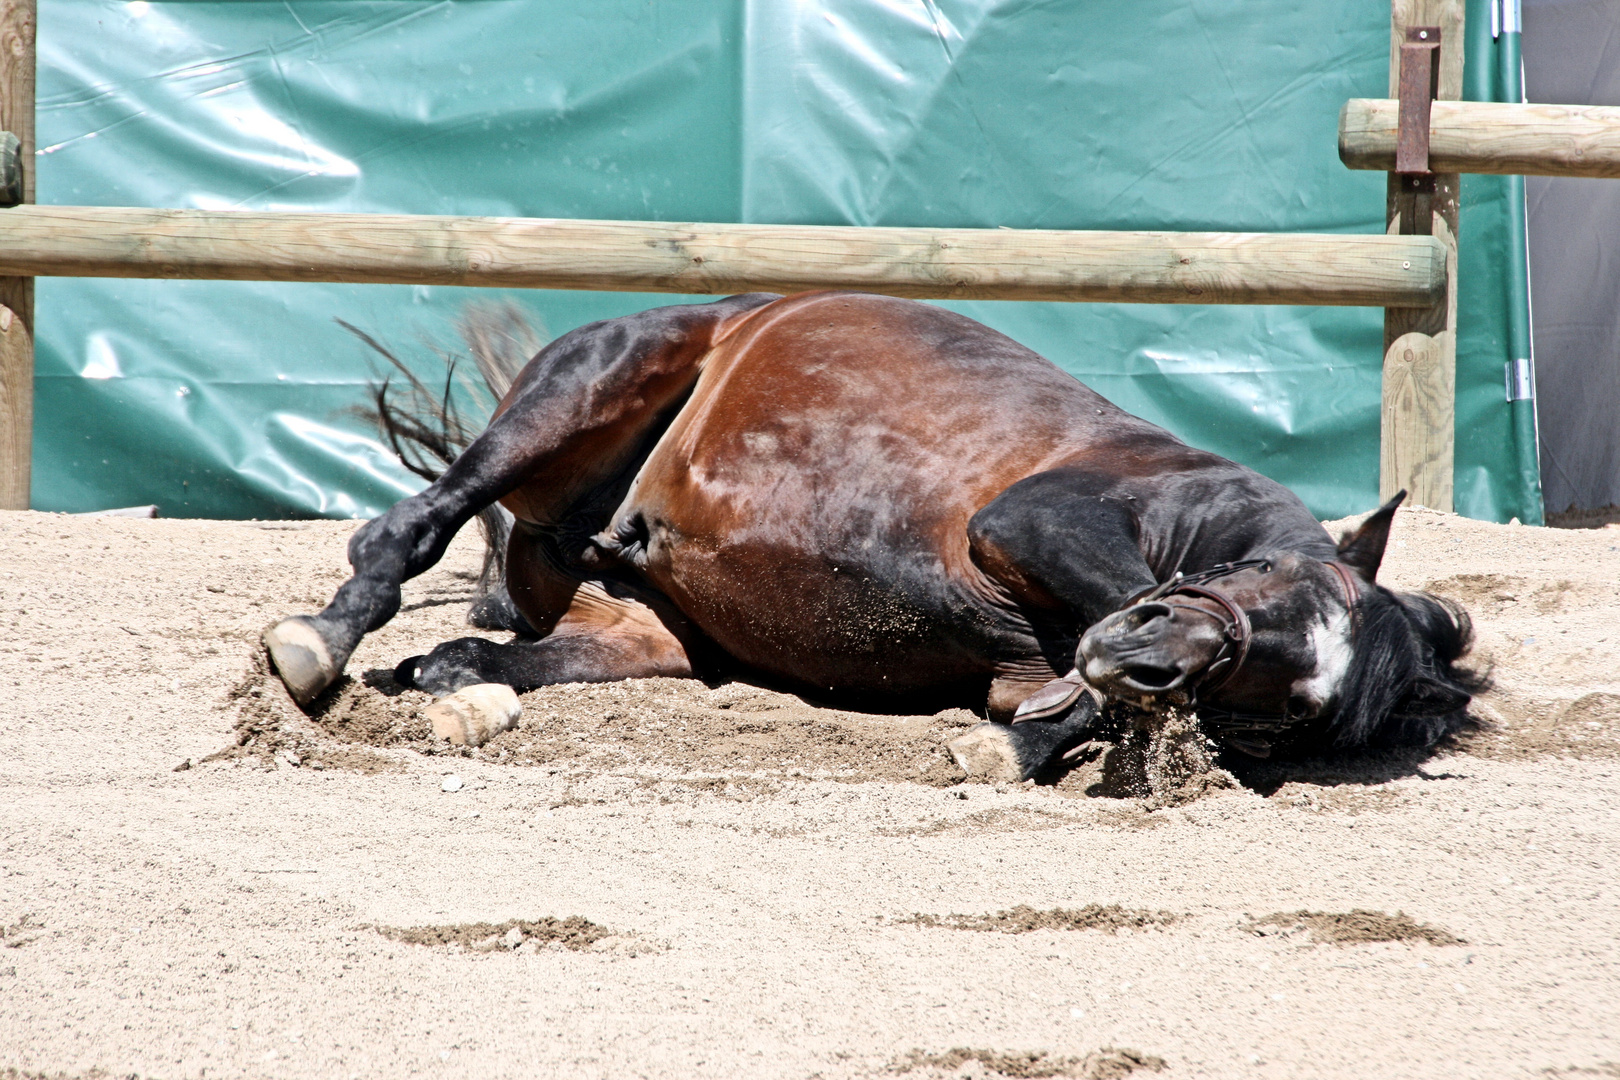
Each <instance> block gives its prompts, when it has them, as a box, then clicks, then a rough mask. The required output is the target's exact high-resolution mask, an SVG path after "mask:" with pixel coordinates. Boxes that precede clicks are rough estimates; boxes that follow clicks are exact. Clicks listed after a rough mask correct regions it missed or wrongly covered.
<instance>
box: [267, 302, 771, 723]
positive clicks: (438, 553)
mask: <svg viewBox="0 0 1620 1080" xmlns="http://www.w3.org/2000/svg"><path fill="white" fill-rule="evenodd" d="M773 299H775V297H772V296H769V295H765V294H752V295H748V296H736V297H731V298H728V299H726V300H721V301H717V302H715V303H713V304H702V305H689V306H683V307H669V308H660V309H658V310H656V311H647V312H642V313H641V314H639V315H631V316H626V317H625V318H622V319H612V320H609V321H608V322H603V323H595V324H592V325H590V326H585V327H581V328H580V329H578V330H575V331H573V332H571V333H569V334H565V335H563V336H562V337H561V338H558V339H557V340H556V341H554V342H552V344H551V345H549V346H547V347H546V348H545V349H544V350H543V351H542V352H541V353H540V355H539V356H537V357H536V358H535V359H534V360H533V361H531V362H530V364H529V366H528V367H526V368H525V369H524V370H523V372H522V373H521V374H520V375H519V376H518V378H517V380H516V381H515V382H514V383H513V385H512V389H511V390H510V391H509V392H508V393H507V396H506V399H505V400H504V401H503V402H502V409H501V410H500V411H499V412H498V415H497V416H496V418H495V419H494V420H493V421H492V422H491V423H490V426H489V427H488V429H486V430H485V431H484V433H483V434H482V435H480V436H479V437H478V438H477V439H475V440H473V443H472V445H470V446H469V447H467V449H466V451H465V452H464V453H463V454H462V455H461V456H460V457H458V458H457V459H456V460H455V462H453V463H452V464H451V466H450V468H449V469H447V470H445V473H444V475H443V476H441V477H440V478H439V479H438V480H437V481H435V482H434V483H432V484H431V485H429V486H428V487H427V489H426V490H424V491H422V492H421V493H420V494H418V495H413V496H412V497H410V498H408V499H405V500H403V501H401V502H399V503H397V504H395V505H394V507H393V508H392V509H390V510H389V511H388V512H387V513H386V514H384V515H382V516H381V517H379V518H376V519H374V520H372V521H370V522H367V523H366V525H365V526H364V527H363V528H361V529H360V531H359V532H357V533H355V534H354V537H353V539H351V540H350V541H349V563H350V565H351V566H353V567H354V576H353V577H351V578H350V579H349V580H348V581H347V582H345V583H344V584H343V585H342V586H341V587H340V588H339V589H338V591H337V595H336V596H334V597H333V598H332V602H331V603H330V604H328V605H327V606H326V609H325V610H324V611H322V612H321V613H320V614H319V615H315V616H295V617H294V618H291V619H284V620H283V621H282V622H280V623H278V624H276V625H275V626H274V627H272V628H271V629H270V630H269V631H267V632H266V633H265V638H264V641H265V647H266V648H267V649H268V650H269V653H270V658H271V660H272V662H273V663H274V664H275V667H276V671H277V672H278V673H279V674H280V675H281V678H282V681H283V682H285V683H286V684H287V689H288V690H289V691H290V692H291V693H292V696H293V698H294V699H295V700H296V701H298V702H299V703H300V704H304V703H307V702H309V701H310V700H312V699H313V698H314V697H315V696H316V695H317V694H319V693H320V692H321V691H322V690H324V689H325V688H326V687H328V686H329V685H331V683H332V682H333V680H335V679H336V678H337V677H338V675H339V674H340V673H341V672H342V671H343V667H344V665H345V664H347V663H348V660H349V656H350V654H351V653H353V651H354V648H355V646H356V645H358V644H359V643H360V639H361V637H363V636H364V635H365V634H366V633H368V632H370V631H372V630H375V629H377V628H378V627H380V626H382V625H383V624H384V623H386V622H387V621H388V620H389V619H391V618H393V616H394V613H395V612H397V611H398V610H399V605H400V586H401V584H403V583H404V582H405V581H407V580H409V579H410V578H413V577H415V576H416V575H418V574H420V573H422V572H423V571H425V570H427V569H428V568H429V567H431V566H433V564H434V563H436V562H438V561H439V559H440V558H441V557H442V556H443V555H444V551H445V548H446V547H448V546H449V544H450V540H451V538H452V537H454V536H455V534H456V532H457V530H459V529H460V528H461V527H462V526H463V525H465V524H466V523H467V521H468V520H470V519H471V518H472V516H473V515H474V514H476V513H477V512H478V511H479V510H481V509H482V508H484V507H485V506H488V505H489V504H490V503H492V502H494V501H495V500H497V499H501V498H503V497H504V496H507V495H510V494H512V493H513V492H514V491H515V490H516V489H517V488H519V487H520V486H521V487H522V489H523V490H522V498H521V499H520V500H519V501H518V504H517V505H513V504H512V500H510V499H509V500H507V505H508V508H509V509H511V510H513V511H514V512H515V513H516V514H517V515H518V517H519V518H520V519H522V520H524V521H526V522H529V523H531V524H532V525H535V526H539V527H542V528H544V527H547V526H551V525H555V524H557V523H559V522H561V521H563V520H564V519H565V518H566V517H567V515H568V513H569V511H570V510H571V508H573V507H574V506H576V505H577V504H578V503H579V502H580V500H582V499H584V498H585V497H586V496H588V495H589V494H590V492H591V491H593V490H595V489H597V488H598V487H600V486H601V485H603V484H605V483H608V482H610V481H611V480H612V478H613V477H615V476H616V475H618V474H619V473H620V472H622V471H623V470H624V469H625V468H626V467H627V466H628V464H629V463H630V462H631V460H632V458H633V457H634V455H635V454H636V453H637V451H638V449H639V448H640V447H641V445H642V443H643V441H644V439H645V437H646V435H647V433H648V432H649V431H650V430H651V429H652V428H653V427H654V426H655V425H656V424H657V423H658V422H659V418H660V417H661V416H663V415H664V414H665V413H666V411H667V410H668V409H670V408H672V407H673V406H675V405H678V404H679V402H680V400H681V399H682V397H683V396H684V395H685V394H687V393H688V392H689V391H690V390H691V387H692V384H693V383H694V382H695V381H696V380H697V376H698V373H699V370H700V367H701V363H702V359H703V357H704V356H705V355H706V354H707V353H708V350H709V349H710V348H711V347H712V345H713V343H714V341H715V340H716V337H717V330H718V329H719V328H720V327H721V326H723V325H724V324H725V322H726V320H727V319H728V318H731V317H733V316H738V315H741V314H743V313H745V312H747V311H750V310H752V309H753V308H756V307H759V306H761V305H763V304H766V303H769V302H770V301H771V300H773ZM537 629H540V630H542V631H544V629H545V628H544V627H537Z"/></svg>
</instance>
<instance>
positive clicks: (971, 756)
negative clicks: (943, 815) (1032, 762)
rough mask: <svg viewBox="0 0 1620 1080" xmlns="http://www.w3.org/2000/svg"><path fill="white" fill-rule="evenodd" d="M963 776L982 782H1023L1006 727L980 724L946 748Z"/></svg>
mask: <svg viewBox="0 0 1620 1080" xmlns="http://www.w3.org/2000/svg"><path fill="white" fill-rule="evenodd" d="M945 748H946V749H947V750H949V751H950V752H951V757H953V758H955V759H956V764H957V765H959V766H960V767H961V769H962V771H963V772H965V773H967V774H968V775H969V776H972V777H978V778H983V779H985V780H1010V781H1018V780H1022V779H1023V776H1024V768H1023V766H1022V765H1020V764H1019V761H1018V750H1017V748H1016V747H1014V746H1013V741H1012V739H1011V737H1010V736H1009V735H1008V728H1007V725H1006V724H993V723H988V722H987V723H983V724H979V725H978V726H977V727H973V728H970V729H968V730H967V731H966V732H964V733H962V734H961V735H958V736H957V737H956V738H954V739H952V740H951V741H950V742H948V743H946V744H945Z"/></svg>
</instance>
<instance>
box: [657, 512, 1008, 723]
mask: <svg viewBox="0 0 1620 1080" xmlns="http://www.w3.org/2000/svg"><path fill="white" fill-rule="evenodd" d="M682 524H692V523H690V522H686V523H683V522H679V521H671V522H666V523H665V524H664V526H663V527H662V528H659V529H657V530H656V532H655V534H654V535H653V536H652V537H651V542H650V543H649V546H648V556H649V557H648V561H647V567H646V573H647V576H648V578H649V579H650V580H651V581H652V582H653V583H654V584H655V585H657V587H658V588H659V589H660V590H661V591H663V592H664V593H665V595H667V596H669V597H670V598H671V599H672V600H674V601H675V603H676V604H677V605H678V606H679V607H680V609H681V610H682V612H683V613H685V614H686V615H687V617H689V618H690V619H692V621H693V622H694V623H696V624H697V625H698V626H699V627H700V628H701V629H702V630H703V632H704V633H705V634H706V635H707V636H709V637H710V638H711V639H713V640H714V641H715V642H716V643H717V644H718V645H720V646H721V647H722V648H723V649H725V651H726V652H727V653H728V654H730V655H731V656H733V657H735V658H737V659H738V660H741V661H743V662H744V663H747V664H750V665H752V666H754V667H758V668H761V669H763V670H766V671H770V672H773V673H775V674H778V675H781V676H784V677H787V678H793V679H797V680H800V681H803V682H808V683H810V684H812V685H823V686H826V687H828V688H829V689H831V688H837V689H840V690H844V689H865V690H893V691H901V690H907V689H915V688H920V687H928V686H938V685H940V684H942V683H947V682H954V681H957V680H960V679H965V678H970V677H973V676H975V675H978V674H982V673H984V672H986V671H988V670H990V667H991V659H990V658H989V657H987V656H985V655H984V650H982V649H981V648H976V647H975V644H976V643H975V641H974V639H975V638H976V637H978V636H980V635H976V634H974V633H972V624H973V623H974V622H975V621H988V620H984V619H982V618H981V617H980V613H979V612H977V611H976V610H975V605H973V604H972V603H970V602H965V598H963V597H961V596H960V595H959V592H960V590H959V589H957V588H955V587H953V584H952V582H950V581H949V579H948V577H947V576H946V575H945V573H944V572H943V568H942V567H940V566H939V565H938V564H937V561H936V562H935V564H934V565H932V566H931V565H929V562H930V560H929V558H928V556H927V554H926V553H925V552H920V551H916V550H907V549H904V548H892V547H881V548H880V547H878V546H877V545H873V546H872V547H869V548H865V549H864V550H854V549H852V548H851V547H850V546H848V545H843V544H828V545H826V546H825V547H817V546H815V545H806V544H805V543H804V541H805V540H806V539H809V538H810V537H811V536H813V535H814V534H813V532H808V533H807V532H800V533H799V534H798V535H796V536H793V535H788V534H786V533H778V534H776V535H775V536H768V535H763V533H764V531H765V530H758V529H755V530H750V532H749V534H748V535H743V536H726V537H717V536H715V535H713V534H704V533H702V532H687V531H686V530H683V529H682V528H681V525H682ZM953 598H954V601H955V602H954V603H953ZM953 608H954V609H955V610H952V609H953Z"/></svg>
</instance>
